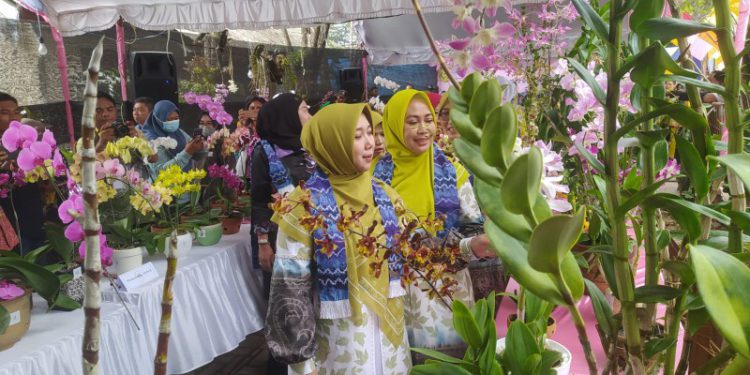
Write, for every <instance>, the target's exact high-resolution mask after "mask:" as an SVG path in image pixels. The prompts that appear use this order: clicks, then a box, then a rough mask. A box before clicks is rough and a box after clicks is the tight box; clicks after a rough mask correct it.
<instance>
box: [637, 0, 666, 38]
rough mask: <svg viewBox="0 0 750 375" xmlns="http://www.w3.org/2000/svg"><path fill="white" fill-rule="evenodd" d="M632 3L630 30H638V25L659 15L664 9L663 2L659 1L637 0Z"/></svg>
mask: <svg viewBox="0 0 750 375" xmlns="http://www.w3.org/2000/svg"><path fill="white" fill-rule="evenodd" d="M634 3H635V8H634V9H633V13H631V14H630V30H633V31H635V32H638V27H640V26H641V24H642V23H643V22H644V21H646V20H648V19H651V18H658V17H661V13H662V10H663V9H664V2H661V1H653V0H639V1H635V2H634Z"/></svg>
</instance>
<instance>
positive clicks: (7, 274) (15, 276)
mask: <svg viewBox="0 0 750 375" xmlns="http://www.w3.org/2000/svg"><path fill="white" fill-rule="evenodd" d="M0 274H2V275H3V278H8V279H11V280H18V281H20V283H21V284H22V285H24V286H26V287H29V288H32V289H33V290H34V291H35V292H36V293H38V294H39V295H40V296H41V297H42V298H44V299H45V300H47V302H48V303H49V304H50V306H54V305H55V304H56V302H57V301H58V299H59V298H60V297H59V296H60V279H58V278H57V276H55V274H53V273H52V272H50V271H49V270H47V269H46V268H44V267H42V266H39V265H36V264H34V263H32V262H30V261H28V260H26V259H24V258H21V257H0ZM60 302H61V303H62V304H65V305H67V300H65V299H60ZM9 319H10V318H9V317H8V311H7V310H5V309H0V334H2V333H3V332H5V330H6V329H7V324H8V322H9Z"/></svg>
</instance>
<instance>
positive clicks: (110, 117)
mask: <svg viewBox="0 0 750 375" xmlns="http://www.w3.org/2000/svg"><path fill="white" fill-rule="evenodd" d="M116 120H117V104H116V103H115V99H114V98H113V97H112V96H111V95H109V94H107V93H106V92H103V91H99V92H98V93H97V94H96V112H95V114H94V124H95V125H96V130H97V135H98V136H99V137H98V139H97V141H96V152H97V153H99V152H102V151H104V149H105V148H106V147H107V144H108V143H109V142H112V141H115V140H117V139H118V138H122V137H127V136H130V137H137V136H138V130H136V128H135V124H123V123H120V122H116Z"/></svg>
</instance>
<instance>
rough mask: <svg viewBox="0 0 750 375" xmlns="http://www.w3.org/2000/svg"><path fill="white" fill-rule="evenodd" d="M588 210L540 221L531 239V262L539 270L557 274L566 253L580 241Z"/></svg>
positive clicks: (579, 210) (581, 209)
mask: <svg viewBox="0 0 750 375" xmlns="http://www.w3.org/2000/svg"><path fill="white" fill-rule="evenodd" d="M585 216H586V211H585V210H584V209H583V208H580V209H578V212H576V214H575V215H557V216H552V217H550V218H548V219H547V220H545V221H543V222H542V223H540V224H539V225H538V226H537V227H536V228H534V232H533V233H532V234H531V240H530V241H529V255H528V256H529V264H530V265H531V267H532V268H534V269H535V270H537V271H539V272H547V273H552V274H557V273H559V272H560V264H561V263H562V261H563V259H564V258H565V255H567V254H569V253H570V249H572V248H573V246H574V245H575V244H576V243H577V242H578V238H579V237H580V236H581V232H582V231H583V222H584V218H585Z"/></svg>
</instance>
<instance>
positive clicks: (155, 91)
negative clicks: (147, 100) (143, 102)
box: [130, 52, 178, 104]
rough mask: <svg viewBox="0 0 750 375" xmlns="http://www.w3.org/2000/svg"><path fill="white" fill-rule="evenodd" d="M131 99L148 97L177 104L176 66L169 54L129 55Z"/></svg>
mask: <svg viewBox="0 0 750 375" xmlns="http://www.w3.org/2000/svg"><path fill="white" fill-rule="evenodd" d="M130 67H131V69H130V74H131V81H132V82H133V93H134V94H135V95H134V96H133V98H134V99H135V98H138V97H141V96H148V97H151V98H153V99H154V103H155V102H158V101H159V100H169V101H171V102H172V103H175V104H177V103H178V101H177V66H176V64H175V60H174V56H173V55H172V53H171V52H133V53H131V54H130Z"/></svg>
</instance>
